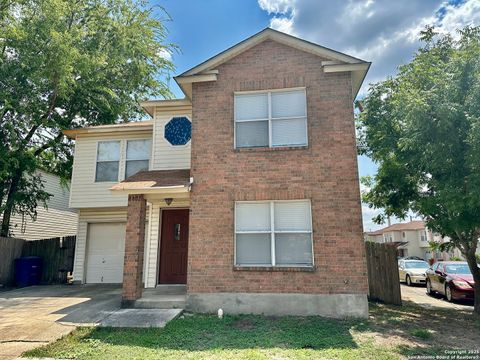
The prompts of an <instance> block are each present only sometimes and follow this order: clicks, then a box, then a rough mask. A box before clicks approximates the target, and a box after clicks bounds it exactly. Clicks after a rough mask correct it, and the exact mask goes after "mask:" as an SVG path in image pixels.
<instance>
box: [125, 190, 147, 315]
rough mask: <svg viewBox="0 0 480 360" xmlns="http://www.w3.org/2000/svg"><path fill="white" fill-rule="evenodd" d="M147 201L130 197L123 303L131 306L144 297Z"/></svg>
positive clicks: (133, 196)
mask: <svg viewBox="0 0 480 360" xmlns="http://www.w3.org/2000/svg"><path fill="white" fill-rule="evenodd" d="M145 217H146V201H145V198H144V197H143V195H128V207H127V226H126V236H125V260H124V265H123V293H122V303H123V305H124V306H130V305H132V304H133V301H135V300H136V299H139V298H140V297H141V296H142V288H143V284H142V272H143V252H144V244H145Z"/></svg>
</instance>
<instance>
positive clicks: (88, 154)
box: [70, 131, 152, 208]
mask: <svg viewBox="0 0 480 360" xmlns="http://www.w3.org/2000/svg"><path fill="white" fill-rule="evenodd" d="M151 136H152V132H151V131H136V132H135V131H132V132H131V133H119V134H105V135H103V134H102V135H96V136H93V135H84V136H77V138H76V140H75V156H74V159H73V174H72V182H71V188H70V207H71V208H96V207H98V208H100V207H101V208H106V207H118V206H127V196H126V195H114V194H112V192H111V191H110V188H111V187H112V186H113V184H114V183H112V182H96V181H95V170H96V161H95V159H96V153H97V144H98V142H100V141H112V140H115V141H120V154H124V153H125V147H126V141H127V140H138V139H146V138H149V139H150V138H151ZM124 174H125V161H120V168H119V179H118V181H122V180H123V177H124Z"/></svg>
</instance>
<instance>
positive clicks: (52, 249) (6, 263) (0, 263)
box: [0, 236, 76, 286]
mask: <svg viewBox="0 0 480 360" xmlns="http://www.w3.org/2000/svg"><path fill="white" fill-rule="evenodd" d="M75 241H76V236H64V237H61V238H58V237H57V238H51V239H43V240H32V241H25V240H22V239H13V238H0V284H3V285H6V286H11V285H14V282H15V274H14V260H15V259H16V258H18V257H20V256H39V257H41V258H42V260H43V261H42V264H43V267H42V280H41V283H42V284H65V283H66V282H67V273H68V272H69V271H70V272H71V271H73V258H74V254H75Z"/></svg>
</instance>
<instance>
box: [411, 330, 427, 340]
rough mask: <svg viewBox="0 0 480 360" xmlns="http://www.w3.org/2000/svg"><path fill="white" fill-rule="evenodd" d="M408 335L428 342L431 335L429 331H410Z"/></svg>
mask: <svg viewBox="0 0 480 360" xmlns="http://www.w3.org/2000/svg"><path fill="white" fill-rule="evenodd" d="M410 335H412V336H415V337H417V338H420V339H423V340H429V339H431V338H432V333H431V332H430V330H425V329H413V330H410Z"/></svg>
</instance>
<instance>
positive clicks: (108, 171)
mask: <svg viewBox="0 0 480 360" xmlns="http://www.w3.org/2000/svg"><path fill="white" fill-rule="evenodd" d="M119 164H120V141H100V142H98V147H97V166H96V170H95V181H97V182H102V181H118V169H119Z"/></svg>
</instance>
